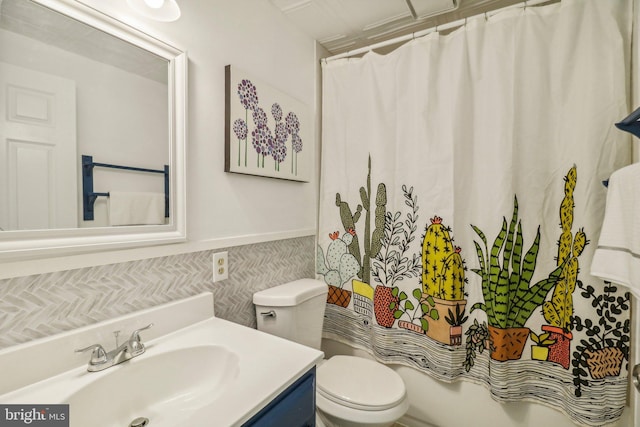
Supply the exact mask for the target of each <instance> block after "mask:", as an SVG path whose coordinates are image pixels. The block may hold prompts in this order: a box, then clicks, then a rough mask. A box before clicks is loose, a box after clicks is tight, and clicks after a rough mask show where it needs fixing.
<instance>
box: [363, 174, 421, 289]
mask: <svg viewBox="0 0 640 427" xmlns="http://www.w3.org/2000/svg"><path fill="white" fill-rule="evenodd" d="M402 192H403V194H404V198H405V201H404V203H405V205H407V206H408V207H409V210H410V211H409V212H408V213H407V215H406V219H404V220H402V218H401V215H402V213H401V212H400V211H398V212H396V213H395V214H394V213H392V212H386V214H385V223H384V234H383V237H382V248H381V249H380V251H379V252H378V254H377V255H376V257H375V259H374V260H373V262H372V267H373V269H372V275H373V278H374V280H375V281H376V282H378V283H380V284H381V285H384V286H392V287H393V286H395V283H396V282H398V281H401V280H403V279H405V278H411V277H416V276H417V275H418V274H419V273H420V270H421V269H422V265H421V264H420V257H419V256H418V255H417V254H414V255H413V257H408V256H407V252H408V251H409V246H410V244H411V242H413V241H414V240H415V236H414V234H415V232H416V229H417V226H416V223H417V222H418V218H419V216H418V209H419V208H418V196H417V195H415V194H413V187H411V188H407V186H406V185H403V186H402Z"/></svg>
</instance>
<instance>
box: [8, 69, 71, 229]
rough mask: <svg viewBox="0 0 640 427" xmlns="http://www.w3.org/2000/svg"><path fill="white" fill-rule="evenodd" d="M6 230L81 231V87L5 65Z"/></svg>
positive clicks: (60, 79) (67, 81)
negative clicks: (78, 148) (78, 132)
mask: <svg viewBox="0 0 640 427" xmlns="http://www.w3.org/2000/svg"><path fill="white" fill-rule="evenodd" d="M0 91H1V95H0V99H2V100H3V101H4V102H0V170H1V172H0V228H2V229H4V230H39V229H49V228H75V227H77V226H78V216H79V212H78V208H77V200H78V193H77V191H78V190H77V189H78V184H77V180H78V173H77V168H78V162H79V160H78V158H77V154H76V89H75V82H73V81H72V80H68V79H63V78H60V77H56V76H52V75H49V74H45V73H41V72H37V71H33V70H29V69H26V68H22V67H17V66H15V65H11V64H7V63H3V62H0Z"/></svg>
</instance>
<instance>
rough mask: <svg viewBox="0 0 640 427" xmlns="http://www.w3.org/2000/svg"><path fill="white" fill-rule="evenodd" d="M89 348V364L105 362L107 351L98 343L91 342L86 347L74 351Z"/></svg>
mask: <svg viewBox="0 0 640 427" xmlns="http://www.w3.org/2000/svg"><path fill="white" fill-rule="evenodd" d="M89 350H92V352H91V360H89V365H101V364H103V363H106V362H107V352H106V351H104V348H103V347H102V346H101V345H100V344H93V345H90V346H89V347H86V348H79V349H77V350H75V352H76V353H84V352H85V351H89Z"/></svg>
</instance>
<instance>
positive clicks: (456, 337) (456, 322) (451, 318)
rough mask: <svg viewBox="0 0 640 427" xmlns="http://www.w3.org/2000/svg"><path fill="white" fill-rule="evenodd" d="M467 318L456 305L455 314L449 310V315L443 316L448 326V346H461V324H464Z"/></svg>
mask: <svg viewBox="0 0 640 427" xmlns="http://www.w3.org/2000/svg"><path fill="white" fill-rule="evenodd" d="M467 319H468V316H465V315H464V311H463V310H461V309H460V305H459V304H456V310H455V312H453V311H451V309H449V313H448V314H447V316H445V320H446V321H447V323H448V324H449V325H450V326H449V338H450V341H449V343H448V344H449V345H461V344H462V324H463V323H464V322H466V321H467Z"/></svg>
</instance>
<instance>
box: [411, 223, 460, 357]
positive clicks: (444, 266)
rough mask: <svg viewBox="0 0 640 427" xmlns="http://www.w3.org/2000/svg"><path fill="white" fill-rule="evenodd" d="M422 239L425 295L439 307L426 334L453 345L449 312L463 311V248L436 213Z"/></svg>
mask: <svg viewBox="0 0 640 427" xmlns="http://www.w3.org/2000/svg"><path fill="white" fill-rule="evenodd" d="M430 222H431V224H429V226H428V227H427V228H426V230H425V233H424V236H423V239H422V292H423V298H426V297H432V298H433V300H434V303H435V308H436V310H437V311H438V315H439V316H438V319H437V320H435V321H434V322H431V326H430V327H429V331H428V332H427V336H429V337H431V338H433V339H434V340H436V341H438V342H441V343H443V344H447V345H451V328H450V324H449V323H448V322H447V320H446V316H447V314H449V312H453V310H458V311H459V312H460V313H464V310H465V307H466V305H467V300H466V299H464V297H465V293H464V286H465V283H466V281H467V279H466V278H465V270H466V268H467V267H466V266H465V262H464V260H463V259H462V256H461V255H460V252H461V249H460V248H459V247H457V246H454V245H453V239H452V238H451V235H450V232H451V228H450V227H447V226H445V225H444V224H443V223H442V218H440V217H439V216H434V217H433V218H431V219H430Z"/></svg>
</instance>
